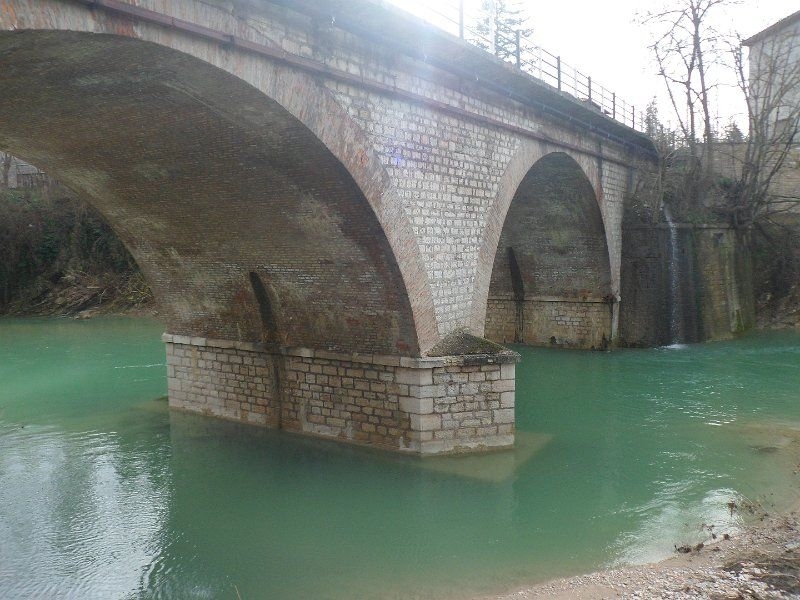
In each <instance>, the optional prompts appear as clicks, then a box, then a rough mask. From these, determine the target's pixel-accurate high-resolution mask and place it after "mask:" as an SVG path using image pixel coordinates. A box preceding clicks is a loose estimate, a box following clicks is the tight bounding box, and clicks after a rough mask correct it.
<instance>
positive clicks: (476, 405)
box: [163, 334, 518, 455]
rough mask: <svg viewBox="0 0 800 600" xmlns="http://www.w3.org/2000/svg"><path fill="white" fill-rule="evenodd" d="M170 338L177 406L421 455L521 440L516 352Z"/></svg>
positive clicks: (171, 379) (166, 336)
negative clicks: (406, 352)
mask: <svg viewBox="0 0 800 600" xmlns="http://www.w3.org/2000/svg"><path fill="white" fill-rule="evenodd" d="M163 340H164V342H165V343H166V346H167V373H168V382H169V397H170V406H171V407H173V408H176V409H181V410H188V411H192V412H199V413H202V414H206V415H210V416H215V417H222V418H225V419H232V420H236V421H244V422H247V423H253V424H257V425H263V426H267V427H271V428H281V429H285V430H287V431H293V432H298V433H306V434H312V435H318V436H324V437H330V438H335V439H339V440H342V441H347V442H354V443H361V444H369V445H372V446H376V447H380V448H386V449H390V450H399V451H402V452H410V453H416V454H423V455H425V454H439V453H443V452H463V451H474V450H485V449H492V448H497V447H507V446H510V445H512V444H513V443H514V386H515V383H514V371H515V363H516V361H517V359H518V355H517V354H516V353H513V352H505V353H500V354H495V355H486V354H484V355H462V356H443V357H427V358H411V357H398V356H377V355H359V354H341V353H336V352H324V351H320V350H316V351H315V350H311V349H307V348H286V349H281V350H280V351H279V352H267V351H266V350H265V349H264V348H263V346H262V345H259V344H253V343H248V342H234V341H227V340H209V339H204V338H190V337H185V336H179V335H170V334H164V336H163Z"/></svg>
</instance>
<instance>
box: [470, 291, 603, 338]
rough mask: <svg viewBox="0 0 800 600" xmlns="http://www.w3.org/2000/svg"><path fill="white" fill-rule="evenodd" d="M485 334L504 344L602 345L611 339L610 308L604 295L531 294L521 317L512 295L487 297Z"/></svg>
mask: <svg viewBox="0 0 800 600" xmlns="http://www.w3.org/2000/svg"><path fill="white" fill-rule="evenodd" d="M485 335H486V337H487V338H488V339H491V340H493V341H496V342H499V343H503V344H512V343H515V342H518V343H524V344H528V345H532V346H563V347H566V348H583V349H600V348H605V347H606V346H607V345H608V344H609V343H610V342H611V339H612V330H611V308H610V306H609V304H608V302H606V301H605V300H603V299H587V300H585V301H580V300H573V299H562V298H530V299H525V300H524V301H523V302H522V315H521V319H520V314H519V308H518V303H517V302H515V301H514V300H513V299H512V298H502V297H490V298H489V302H488V306H487V311H486V334H485Z"/></svg>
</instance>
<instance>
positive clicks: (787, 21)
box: [742, 10, 800, 46]
mask: <svg viewBox="0 0 800 600" xmlns="http://www.w3.org/2000/svg"><path fill="white" fill-rule="evenodd" d="M796 21H800V10H798V11H797V12H796V13H794V14H791V15H789V16H788V17H784V18H783V19H781V20H780V21H778V22H777V23H773V24H772V25H770V26H769V27H767V28H766V29H764V30H762V31H759V32H758V33H757V34H755V35H753V36H750V37H749V38H747V39H746V40H744V41H743V42H742V46H752V45H753V44H755V43H756V42H760V41H761V40H763V39H764V38H765V37H768V36H770V35H772V34H773V33H775V32H777V31H780V30H781V29H783V28H784V27H788V26H789V25H792V24H794V23H795V22H796Z"/></svg>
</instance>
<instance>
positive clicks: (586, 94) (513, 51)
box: [390, 0, 645, 131]
mask: <svg viewBox="0 0 800 600" xmlns="http://www.w3.org/2000/svg"><path fill="white" fill-rule="evenodd" d="M390 1H391V2H392V3H393V4H395V5H396V6H398V7H400V8H402V9H404V10H407V11H409V12H412V13H414V14H416V15H417V16H419V17H422V18H424V19H425V20H426V21H428V22H430V23H431V24H433V25H435V26H437V27H439V28H440V29H443V30H444V31H447V32H448V33H451V34H453V35H457V36H458V37H460V38H461V39H463V40H465V41H467V42H469V43H470V44H472V45H474V46H477V47H479V48H482V49H483V50H486V51H487V52H490V53H491V54H494V55H495V56H497V57H499V58H500V59H501V60H503V61H505V62H507V63H510V64H513V65H514V66H516V67H517V68H518V69H520V70H521V71H523V72H525V73H527V74H528V75H531V76H532V77H534V78H536V79H538V80H540V81H541V82H543V83H545V84H547V85H549V86H551V87H553V88H555V89H556V90H558V91H559V92H564V93H566V94H569V95H571V96H573V97H574V98H576V99H578V100H580V101H582V102H585V103H586V104H589V105H590V106H592V107H594V108H595V109H597V110H598V111H600V112H602V113H603V114H604V115H606V116H609V117H611V118H612V119H614V120H616V121H619V122H620V123H623V124H624V125H627V126H628V127H632V128H633V129H637V130H639V131H644V129H645V127H644V118H643V117H644V112H643V111H637V110H636V107H635V106H634V105H633V104H631V103H629V102H626V101H625V100H624V99H622V98H620V97H619V96H617V94H616V93H615V92H613V91H611V90H609V89H608V88H606V87H604V86H602V85H600V84H598V83H597V82H596V81H593V80H592V78H591V76H589V75H586V74H584V73H582V72H581V71H579V70H578V69H576V68H574V67H572V66H571V65H568V64H566V63H565V62H564V61H562V60H561V57H560V56H556V55H555V54H551V53H550V52H548V51H547V50H545V49H544V48H541V47H540V46H538V45H536V44H534V43H533V42H532V40H531V39H530V38H528V37H525V36H524V35H521V33H520V31H515V30H510V29H501V28H495V29H494V31H491V32H489V34H488V36H487V35H486V33H481V32H480V31H479V30H478V26H479V24H480V23H481V22H482V20H484V19H485V16H484V15H482V14H481V13H479V12H478V11H476V10H474V9H473V10H472V12H470V11H469V10H467V9H466V8H465V3H464V0H437V2H431V3H429V5H426V6H423V5H421V4H419V3H416V4H413V5H411V4H409V3H407V2H405V1H404V0H390Z"/></svg>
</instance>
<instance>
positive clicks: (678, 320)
mask: <svg viewBox="0 0 800 600" xmlns="http://www.w3.org/2000/svg"><path fill="white" fill-rule="evenodd" d="M662 209H663V212H664V220H665V221H666V222H667V228H668V230H669V248H668V249H667V250H668V252H667V259H668V264H667V268H668V269H669V342H670V344H672V345H675V344H680V343H681V342H682V341H683V337H684V336H683V307H682V304H681V273H680V266H681V265H680V254H679V249H678V227H677V226H676V225H675V222H674V221H673V220H672V213H671V212H670V210H669V206H667V205H666V204H663V205H662Z"/></svg>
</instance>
